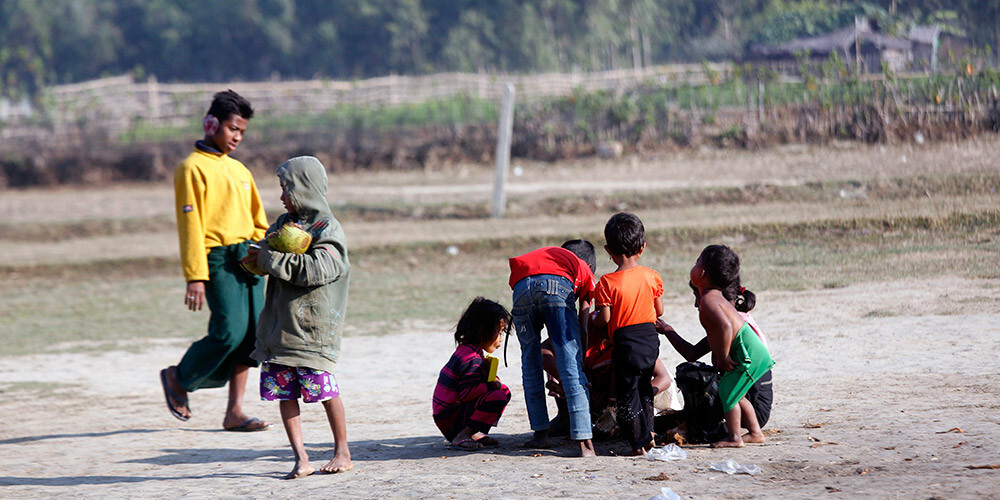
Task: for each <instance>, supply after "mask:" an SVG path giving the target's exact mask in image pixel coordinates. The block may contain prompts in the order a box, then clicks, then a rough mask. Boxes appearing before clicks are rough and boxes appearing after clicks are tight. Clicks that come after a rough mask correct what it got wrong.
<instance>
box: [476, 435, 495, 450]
mask: <svg viewBox="0 0 1000 500" xmlns="http://www.w3.org/2000/svg"><path fill="white" fill-rule="evenodd" d="M476 442H477V443H479V444H481V445H483V448H496V447H497V446H500V441H497V440H496V439H493V438H491V437H489V436H486V435H484V436H483V437H481V438H479V439H477V440H476Z"/></svg>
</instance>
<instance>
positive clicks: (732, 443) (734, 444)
mask: <svg viewBox="0 0 1000 500" xmlns="http://www.w3.org/2000/svg"><path fill="white" fill-rule="evenodd" d="M711 446H712V448H742V447H743V440H742V439H740V438H736V439H735V440H733V439H724V440H722V441H716V442H714V443H712V445H711Z"/></svg>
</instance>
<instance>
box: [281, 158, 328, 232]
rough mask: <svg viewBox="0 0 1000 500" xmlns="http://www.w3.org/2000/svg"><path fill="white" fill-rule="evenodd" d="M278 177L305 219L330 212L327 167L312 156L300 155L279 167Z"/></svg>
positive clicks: (296, 209) (296, 208)
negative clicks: (327, 191) (327, 192)
mask: <svg viewBox="0 0 1000 500" xmlns="http://www.w3.org/2000/svg"><path fill="white" fill-rule="evenodd" d="M278 179H279V180H280V181H281V186H282V187H283V188H284V189H286V190H287V191H288V197H289V199H290V200H291V203H292V206H294V207H295V211H296V212H298V214H299V217H300V218H301V219H303V220H311V219H314V218H315V216H316V214H317V213H328V212H330V204H329V203H328V202H327V201H326V168H325V167H323V164H322V163H320V161H319V160H318V159H316V158H314V157H312V156H299V157H296V158H292V159H291V160H288V161H286V162H285V163H282V164H281V165H280V166H279V167H278Z"/></svg>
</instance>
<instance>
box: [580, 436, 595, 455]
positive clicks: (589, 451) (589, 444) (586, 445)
mask: <svg viewBox="0 0 1000 500" xmlns="http://www.w3.org/2000/svg"><path fill="white" fill-rule="evenodd" d="M580 456H581V457H596V456H597V452H596V451H594V442H593V441H591V440H589V439H584V440H583V441H580Z"/></svg>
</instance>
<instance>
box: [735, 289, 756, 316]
mask: <svg viewBox="0 0 1000 500" xmlns="http://www.w3.org/2000/svg"><path fill="white" fill-rule="evenodd" d="M755 305H757V295H756V294H754V293H753V292H751V291H750V290H747V289H746V288H743V287H740V289H739V293H738V294H737V295H736V301H735V302H734V306H735V307H736V310H737V311H739V312H750V311H751V310H752V309H753V306H755Z"/></svg>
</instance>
